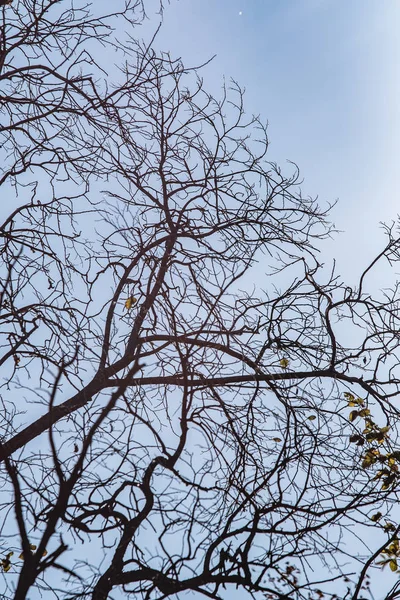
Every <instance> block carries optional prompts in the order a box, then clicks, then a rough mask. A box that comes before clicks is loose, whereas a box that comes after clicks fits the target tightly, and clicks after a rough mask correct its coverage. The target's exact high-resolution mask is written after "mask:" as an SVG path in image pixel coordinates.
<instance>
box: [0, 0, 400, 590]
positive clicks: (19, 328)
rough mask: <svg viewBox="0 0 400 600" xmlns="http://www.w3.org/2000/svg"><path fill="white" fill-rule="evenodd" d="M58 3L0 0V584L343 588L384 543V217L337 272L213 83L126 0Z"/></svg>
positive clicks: (387, 448) (314, 207) (388, 474)
mask: <svg viewBox="0 0 400 600" xmlns="http://www.w3.org/2000/svg"><path fill="white" fill-rule="evenodd" d="M67 4H68V3H59V2H56V1H54V0H46V1H45V0H41V1H40V2H37V1H36V0H29V1H28V0H22V1H21V0H20V1H19V2H14V3H9V4H3V6H2V8H1V9H0V10H1V11H2V19H3V20H2V33H1V36H2V37H1V43H2V50H1V52H2V54H1V56H2V62H1V65H2V70H1V75H0V82H1V107H2V128H1V136H2V161H1V164H2V165H3V172H2V176H1V185H2V190H4V193H3V194H2V197H3V203H2V204H3V207H4V208H3V207H2V211H3V213H4V218H3V221H2V225H1V228H0V236H1V257H2V263H1V265H0V269H1V274H2V284H1V286H2V287H1V295H0V339H1V357H0V366H1V369H2V371H1V373H2V379H1V386H2V387H1V402H2V412H1V419H2V442H1V448H0V449H1V459H2V471H1V477H2V482H3V491H2V495H1V508H2V510H1V529H0V544H1V552H2V559H1V566H2V579H3V582H4V591H3V592H2V594H3V596H2V597H3V598H13V599H16V600H22V599H25V598H28V597H42V596H43V597H45V598H52V597H56V598H65V599H66V598H68V599H72V598H74V599H78V598H92V599H93V600H100V599H106V598H110V599H111V598H145V599H148V600H150V599H153V598H154V599H161V598H167V597H176V598H183V597H186V596H187V595H188V594H189V593H192V595H193V596H194V597H202V596H206V597H209V598H216V599H217V598H227V597H231V595H232V594H233V595H235V593H236V591H235V590H236V589H240V594H241V597H251V598H255V599H256V598H268V599H270V600H275V599H281V600H283V599H287V598H290V599H293V600H294V599H296V600H297V599H298V600H300V599H317V598H322V597H323V596H324V595H325V596H327V597H329V598H352V599H353V600H357V599H358V598H361V597H365V595H366V594H367V593H368V590H369V572H370V570H371V569H373V568H374V567H375V566H376V561H377V559H378V560H379V559H380V560H381V562H382V563H383V564H384V565H385V564H388V565H389V567H390V569H391V570H392V571H394V572H395V571H397V568H398V566H397V556H398V554H400V551H399V542H398V537H397V535H398V531H399V527H398V525H397V521H396V519H395V512H393V511H394V510H395V505H396V503H397V489H398V484H399V473H398V464H399V462H400V451H398V450H397V446H396V443H397V442H396V441H397V433H398V432H397V422H398V409H397V407H396V402H395V399H396V396H397V394H398V390H399V383H400V382H399V377H398V375H397V372H398V358H397V357H398V343H399V335H398V331H399V323H398V311H399V305H398V285H397V284H395V286H394V288H393V290H391V291H388V290H385V292H384V293H381V294H378V295H377V296H376V295H375V296H373V295H372V294H371V289H369V291H368V288H367V287H366V286H368V285H370V284H369V283H368V282H369V281H370V280H371V274H373V272H374V271H373V270H374V269H376V268H379V265H380V264H381V262H382V261H388V262H389V263H390V264H393V263H394V264H396V263H397V261H398V259H399V252H398V246H399V241H398V238H397V237H396V235H397V234H396V229H395V228H394V227H391V228H387V229H386V233H387V237H388V243H387V246H386V247H385V249H384V250H383V251H382V253H381V254H380V255H379V256H378V257H377V258H376V259H375V260H374V261H373V262H372V263H371V265H369V266H368V267H367V268H366V269H365V271H364V273H363V274H362V275H361V277H360V280H359V282H358V284H357V285H356V286H353V287H348V286H346V285H344V284H343V283H342V282H341V281H340V280H339V278H338V277H337V276H336V275H335V273H334V272H333V271H330V270H329V269H326V268H322V265H321V264H320V263H321V259H319V258H318V257H319V250H320V246H321V243H322V242H323V240H324V239H325V238H326V237H327V236H329V235H331V233H332V229H331V227H330V225H329V223H328V221H327V214H328V209H329V207H327V208H326V209H325V208H321V207H320V206H319V205H318V203H317V202H316V201H315V200H313V199H311V198H308V197H304V196H303V195H302V194H301V191H300V189H299V186H298V173H297V170H296V168H295V167H294V166H293V169H292V170H293V172H294V174H293V175H287V174H286V173H285V172H283V171H282V170H281V169H280V168H279V167H278V166H277V165H276V164H274V163H271V162H268V161H267V158H266V154H267V150H268V139H267V134H266V127H265V125H264V124H263V122H262V121H261V120H260V119H259V118H258V117H251V118H248V117H246V114H245V110H244V106H243V94H242V91H241V89H240V88H239V86H238V85H237V84H235V83H231V84H230V85H229V86H228V87H227V88H224V89H223V90H222V94H221V97H220V98H214V97H213V96H211V95H210V94H208V93H207V91H206V89H205V87H204V85H203V81H202V79H201V78H200V75H199V71H198V70H195V69H189V68H186V67H185V66H184V65H183V63H182V61H181V60H174V59H173V58H172V57H171V56H170V55H169V54H168V53H162V52H156V51H155V50H154V49H153V47H152V44H151V43H150V44H144V43H141V42H138V41H137V40H136V38H135V30H134V25H135V23H138V22H140V20H141V19H142V18H143V17H144V16H145V15H144V13H143V10H144V7H143V6H142V4H141V3H139V2H133V3H129V2H128V3H126V4H123V3H121V8H120V9H119V11H118V10H116V12H115V13H114V14H110V15H107V16H101V15H97V16H96V14H95V15H94V16H92V15H91V13H90V12H89V7H88V6H83V7H82V8H79V7H78V8H77V7H76V5H75V4H70V5H69V7H67V8H66V6H67ZM95 9H96V7H95ZM113 27H116V29H113ZM124 29H126V31H127V33H126V35H125V38H124V39H122V38H123V35H124V34H123V31H124ZM104 49H106V50H113V51H114V52H115V55H113V57H114V56H115V57H117V59H118V60H119V61H120V62H119V66H118V69H117V68H116V67H115V66H114V64H111V62H108V56H109V52H104ZM101 50H103V54H101ZM6 199H7V200H9V202H6V201H5V200H6ZM327 272H328V274H327ZM391 511H392V512H391ZM370 532H372V533H373V536H370V540H368V535H369V533H370ZM389 586H390V581H389V583H388V590H387V593H386V592H385V593H386V598H396V597H398V595H399V591H398V586H397V584H395V585H394V587H393V588H392V589H391V590H390V589H389ZM237 593H239V592H237ZM30 594H34V595H33V596H32V595H30Z"/></svg>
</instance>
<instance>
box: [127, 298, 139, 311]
mask: <svg viewBox="0 0 400 600" xmlns="http://www.w3.org/2000/svg"><path fill="white" fill-rule="evenodd" d="M136 302H137V299H136V298H135V297H134V296H129V298H127V299H126V300H125V308H126V310H130V309H131V308H132V306H133V305H134V304H135V303H136Z"/></svg>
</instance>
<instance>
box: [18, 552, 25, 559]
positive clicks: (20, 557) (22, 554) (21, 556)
mask: <svg viewBox="0 0 400 600" xmlns="http://www.w3.org/2000/svg"><path fill="white" fill-rule="evenodd" d="M18 558H19V559H21V560H24V553H23V552H21V554H20V555H19V556H18Z"/></svg>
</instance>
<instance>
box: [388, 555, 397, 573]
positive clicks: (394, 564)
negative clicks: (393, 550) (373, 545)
mask: <svg viewBox="0 0 400 600" xmlns="http://www.w3.org/2000/svg"><path fill="white" fill-rule="evenodd" d="M389 567H390V570H391V571H397V560H395V559H394V558H392V560H390V561H389Z"/></svg>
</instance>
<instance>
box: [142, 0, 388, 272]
mask: <svg viewBox="0 0 400 600" xmlns="http://www.w3.org/2000/svg"><path fill="white" fill-rule="evenodd" d="M399 22H400V3H399V2H398V0H380V1H379V2H378V0H351V2H349V1H345V0H171V3H170V6H169V7H168V8H167V10H166V12H165V22H164V26H163V28H162V31H161V33H160V37H159V40H158V45H159V46H160V48H162V49H168V50H171V52H172V54H173V55H179V56H182V58H183V59H184V61H185V62H186V63H189V64H190V63H192V64H193V63H194V64H196V63H200V62H202V61H204V60H206V59H208V58H209V57H210V56H212V55H213V54H216V55H217V56H216V58H215V60H214V61H213V63H212V64H211V65H210V66H208V67H207V68H206V70H205V71H204V73H203V75H204V78H205V87H206V89H211V90H213V91H215V92H216V93H217V92H218V90H219V89H220V84H221V81H222V78H223V77H224V76H225V77H226V78H227V79H228V78H229V77H233V78H234V79H236V80H237V81H238V82H239V83H240V84H241V85H242V86H244V87H245V88H246V90H247V94H246V107H247V110H248V112H249V113H253V112H254V113H260V114H261V115H262V117H263V118H264V119H265V120H268V122H269V136H270V142H271V146H270V159H271V160H276V161H278V162H279V163H280V164H283V163H284V162H285V160H286V159H289V160H292V161H294V162H296V163H297V164H298V165H299V167H300V170H301V174H302V176H303V177H304V180H305V181H304V184H303V186H302V188H303V192H304V193H305V194H310V195H312V196H315V195H318V196H319V198H320V199H321V202H324V201H325V200H326V201H334V200H336V199H339V204H338V206H337V208H335V210H334V211H333V213H332V217H333V220H334V222H335V224H336V226H337V228H338V229H340V230H343V231H344V233H343V234H341V235H340V236H339V237H338V238H336V239H335V240H334V242H332V243H327V244H325V245H324V253H323V258H324V260H325V262H329V261H330V260H331V259H332V258H333V257H335V258H336V259H337V261H338V267H339V270H340V272H341V273H343V275H345V277H346V279H348V283H349V284H351V283H353V282H355V278H356V276H357V274H358V272H359V271H360V270H361V269H362V267H363V266H365V265H366V263H367V261H368V259H372V258H373V257H374V255H375V253H376V252H378V251H379V250H380V249H381V248H382V247H383V244H384V243H385V238H384V236H383V233H382V231H381V230H380V228H379V222H380V221H390V220H395V219H396V218H397V214H398V212H400V211H399V208H398V206H399V202H398V195H399V194H398V190H399V182H398V173H397V172H398V166H397V164H398V157H399V155H400V152H399V151H400V102H399V99H398V95H399V91H400V90H399V88H400V85H399V79H400V76H399V69H398V64H399V54H400V40H399V37H398V30H399ZM152 27H154V21H153V22H152ZM146 28H147V26H146V27H145V28H144V29H146ZM349 256H351V261H350V260H349ZM388 283H390V282H388V281H386V282H385V284H388Z"/></svg>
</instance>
